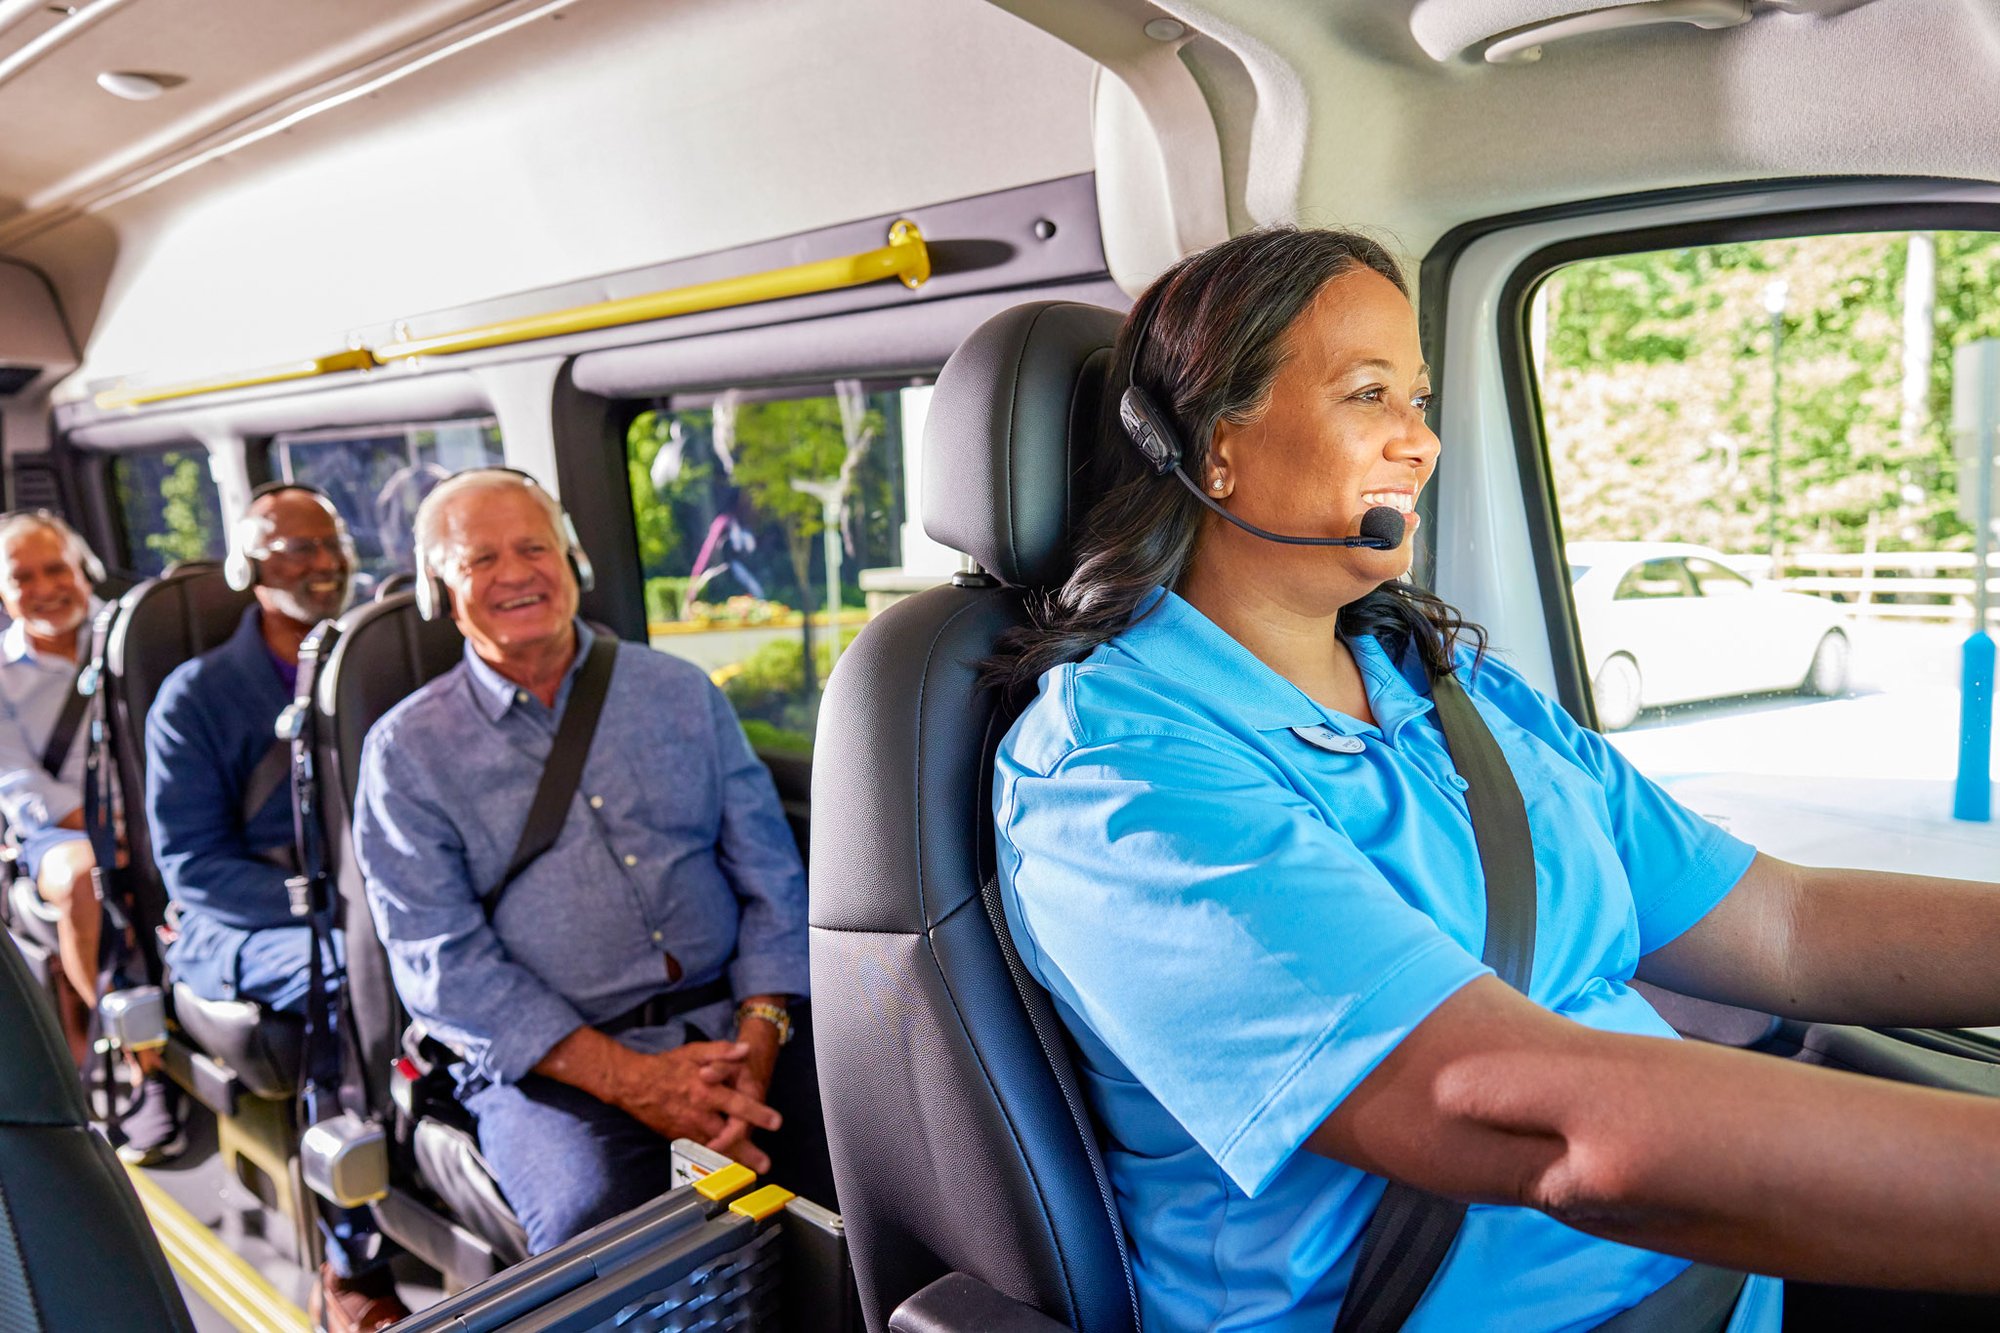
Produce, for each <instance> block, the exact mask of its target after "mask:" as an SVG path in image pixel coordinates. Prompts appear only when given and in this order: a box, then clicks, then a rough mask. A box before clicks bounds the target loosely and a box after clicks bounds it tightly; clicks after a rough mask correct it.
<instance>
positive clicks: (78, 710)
mask: <svg viewBox="0 0 2000 1333" xmlns="http://www.w3.org/2000/svg"><path fill="white" fill-rule="evenodd" d="M89 669H90V664H89V663H87V662H86V663H85V664H84V665H83V667H82V668H80V669H79V670H78V671H77V673H76V675H74V676H71V677H70V680H69V697H68V698H66V699H64V700H63V707H62V712H61V713H60V714H59V715H58V716H57V717H56V727H55V730H54V731H51V732H50V733H49V743H48V745H47V747H45V748H44V749H43V750H42V771H43V772H45V773H47V774H48V775H49V776H50V777H56V776H57V775H59V774H60V773H61V772H62V766H63V760H65V759H67V758H69V747H70V746H71V744H73V743H74V742H75V740H76V733H77V732H78V731H79V730H80V729H81V728H82V726H83V715H84V713H85V711H86V710H88V709H89V707H90V696H89V695H87V694H85V693H84V692H83V691H81V690H79V689H77V684H78V682H79V681H81V680H82V678H83V673H84V672H85V671H88V670H89Z"/></svg>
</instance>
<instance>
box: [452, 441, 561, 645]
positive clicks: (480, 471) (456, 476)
mask: <svg viewBox="0 0 2000 1333" xmlns="http://www.w3.org/2000/svg"><path fill="white" fill-rule="evenodd" d="M489 474H497V475H500V476H505V477H513V478H516V479H517V480H518V481H519V482H520V483H521V485H523V486H525V487H527V488H529V489H530V490H532V491H534V492H535V493H536V494H538V495H542V496H546V497H547V498H548V499H549V500H551V501H553V502H555V511H556V525H557V527H558V528H559V529H560V531H559V532H558V534H557V535H559V536H560V537H561V538H562V540H563V544H564V546H565V547H566V548H567V549H566V550H565V551H564V555H565V556H566V557H567V558H568V560H569V567H570V570H571V572H573V573H574V574H575V575H576V589H577V591H578V592H589V591H590V590H591V589H592V588H595V587H596V586H597V571H596V570H595V569H593V568H592V567H591V564H590V553H589V552H588V551H585V550H584V549H583V542H582V540H581V539H579V538H578V537H577V535H576V524H575V523H574V522H572V521H571V519H570V516H569V511H568V510H567V509H564V508H563V507H562V503H561V502H560V501H557V500H556V499H555V497H554V496H553V495H550V494H549V493H548V491H547V490H546V489H544V488H543V486H542V483H541V482H539V481H536V480H535V479H534V478H533V477H532V476H530V475H528V474H527V473H526V472H523V471H521V469H519V468H515V467H479V468H470V469H467V470H466V471H464V472H457V473H453V474H452V475H451V476H450V477H447V478H446V479H445V480H443V481H441V482H439V483H438V484H437V487H436V489H434V490H433V491H432V492H431V493H430V495H427V496H425V497H424V505H423V506H420V507H419V508H418V510H417V516H418V517H419V518H421V517H422V516H423V509H424V507H425V506H428V505H429V504H430V503H431V500H432V498H433V497H434V496H436V495H437V493H438V491H441V490H443V489H444V488H445V487H447V486H450V485H452V484H453V483H455V482H458V481H460V480H461V479H463V478H466V477H480V476H486V475H489ZM416 557H417V586H416V594H417V614H418V615H419V616H421V617H423V618H424V619H425V620H437V619H439V618H440V617H442V616H445V615H448V614H450V610H451V593H450V591H449V590H448V589H446V587H445V586H444V580H443V579H442V578H440V577H439V576H438V572H437V571H436V570H435V569H433V568H432V567H431V552H430V550H429V549H428V548H427V547H426V546H425V545H424V543H423V537H422V529H421V527H419V530H418V534H417V543H416Z"/></svg>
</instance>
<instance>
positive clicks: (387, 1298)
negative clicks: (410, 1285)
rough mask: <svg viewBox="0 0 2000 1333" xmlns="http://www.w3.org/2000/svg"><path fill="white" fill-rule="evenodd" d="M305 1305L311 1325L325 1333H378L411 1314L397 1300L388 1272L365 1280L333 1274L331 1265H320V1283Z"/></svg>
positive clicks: (369, 1275) (363, 1278)
mask: <svg viewBox="0 0 2000 1333" xmlns="http://www.w3.org/2000/svg"><path fill="white" fill-rule="evenodd" d="M306 1304H307V1307H308V1308H307V1314H308V1317H309V1318H310V1319H311V1320H312V1326H313V1327H314V1328H315V1329H319V1330H323V1331H324V1333H375V1330H376V1329H381V1328H387V1327H389V1325H391V1324H393V1323H395V1322H396V1321H397V1320H399V1319H405V1318H408V1317H409V1313H410V1311H409V1308H408V1307H407V1306H405V1305H404V1304H403V1303H402V1301H400V1300H398V1299H397V1298H396V1287H395V1284H394V1282H393V1281H392V1280H391V1279H390V1277H389V1272H388V1270H387V1269H382V1270H379V1271H377V1272H374V1273H370V1274H368V1275H366V1276H365V1277H357V1278H343V1277H341V1276H340V1275H339V1274H337V1273H335V1272H334V1271H333V1265H332V1264H321V1265H320V1266H319V1281H318V1282H316V1283H314V1284H313V1290H312V1297H311V1299H310V1300H308V1301H307V1303H306Z"/></svg>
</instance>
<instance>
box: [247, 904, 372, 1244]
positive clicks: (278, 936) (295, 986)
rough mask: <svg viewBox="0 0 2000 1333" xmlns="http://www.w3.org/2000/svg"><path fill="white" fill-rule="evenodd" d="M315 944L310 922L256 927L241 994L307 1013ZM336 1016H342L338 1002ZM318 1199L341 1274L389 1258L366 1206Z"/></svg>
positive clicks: (339, 948)
mask: <svg viewBox="0 0 2000 1333" xmlns="http://www.w3.org/2000/svg"><path fill="white" fill-rule="evenodd" d="M311 947H312V932H311V931H310V930H309V929H307V928H306V927H304V926H280V927H278V928H276V929H273V930H259V931H254V932H252V934H251V935H250V938H249V939H247V940H245V941H244V942H243V948H242V951H241V952H239V953H238V954H237V956H236V995H237V998H239V999H244V1000H255V1001H256V1002H257V1003H258V1004H261V1005H263V1006H264V1007H265V1008H266V1009H272V1010H276V1011H277V1012H278V1013H281V1014H298V1015H300V1016H302V1017H303V1016H304V1014H305V1011H306V987H307V982H308V980H309V977H308V965H309V964H310V962H311V960H312V955H311V953H310V952H309V950H310V949H311ZM333 949H334V954H335V956H336V958H339V957H344V955H345V945H344V942H343V939H342V936H341V933H340V932H339V931H335V932H334V934H333ZM326 990H327V995H328V997H329V1000H331V999H332V997H334V996H335V995H336V994H337V993H338V992H337V988H336V987H334V986H332V985H331V984H329V985H328V986H327V988H326ZM333 1015H334V1017H335V1021H338V1017H337V1016H338V1007H337V1006H335V1007H334V1009H333ZM315 1202H316V1203H317V1204H318V1205H319V1233H320V1236H321V1238H322V1239H323V1240H324V1241H325V1242H326V1261H327V1263H329V1264H330V1265H332V1267H333V1271H334V1272H335V1273H337V1274H338V1275H339V1276H341V1277H343V1278H353V1277H360V1276H362V1275H363V1274H365V1273H370V1272H373V1271H374V1270H376V1269H378V1268H380V1267H382V1266H383V1265H384V1264H386V1263H388V1262H389V1255H388V1246H387V1245H385V1244H383V1243H382V1236H381V1233H379V1232H378V1231H376V1230H375V1219H374V1217H373V1216H372V1215H371V1214H370V1213H369V1211H368V1210H367V1209H366V1208H342V1207H340V1206H339V1205H337V1204H332V1203H328V1202H327V1201H326V1200H325V1199H315Z"/></svg>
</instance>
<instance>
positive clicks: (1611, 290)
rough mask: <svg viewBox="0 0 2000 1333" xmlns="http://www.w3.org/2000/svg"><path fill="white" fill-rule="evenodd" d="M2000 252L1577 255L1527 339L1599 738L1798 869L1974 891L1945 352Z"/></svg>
mask: <svg viewBox="0 0 2000 1333" xmlns="http://www.w3.org/2000/svg"><path fill="white" fill-rule="evenodd" d="M1996 265H2000V236H1996V235H1993V234H1988V233H1983V232H1918V233H1909V232H1898V233H1866V234H1852V235H1828V236H1812V237H1803V238H1788V239H1780V240H1766V241H1757V242H1749V243H1734V244H1726V245H1709V246H1701V247H1693V248H1687V249H1679V250H1662V251H1654V252H1649V253H1644V254H1627V255H1618V256H1613V257H1607V258H1600V259H1591V260H1586V261H1582V262H1578V263H1573V264H1570V265H1568V266H1567V267H1564V268H1561V269H1559V270H1557V271H1556V272H1555V273H1554V274H1552V275H1551V276H1550V277H1549V278H1548V279H1547V280H1546V281H1544V282H1543V283H1542V285H1541V286H1540V287H1539V288H1538V289H1537V291H1536V294H1535V296H1534V299H1533V304H1532V306H1531V308H1530V317H1529V346H1530V350H1531V354H1532V357H1533V361H1534V366H1535V373H1536V375H1537V376H1538V380H1539V384H1538V388H1539V391H1540V400H1541V404H1542V410H1543V413H1544V416H1545V434H1546V439H1547V442H1548V453H1549V460H1548V461H1549V466H1550V471H1551V474H1552V477H1553V481H1554V487H1553V491H1554V494H1555V496H1556V501H1557V506H1558V508H1559V511H1560V520H1561V531H1562V533H1563V538H1564V541H1565V544H1566V546H1567V550H1566V552H1565V557H1566V560H1567V563H1568V565H1569V567H1570V569H1571V570H1572V571H1573V572H1574V577H1573V578H1572V582H1571V593H1572V597H1573V599H1574V605H1575V609H1576V621H1577V626H1578V630H1579V633H1580V636H1581V640H1582V643H1581V647H1582V660H1583V665H1584V670H1585V672H1586V673H1587V675H1588V677H1589V680H1590V684H1591V689H1592V694H1593V697H1594V699H1595V703H1596V707H1597V714H1598V721H1599V724H1600V725H1601V726H1602V727H1603V728H1604V729H1605V730H1606V731H1607V732H1610V733H1611V736H1610V739H1611V742H1612V743H1613V744H1614V745H1616V746H1617V747H1618V749H1619V750H1621V751H1622V752H1623V753H1624V754H1625V755H1626V756H1627V757H1628V758H1629V759H1631V760H1632V761H1633V762H1634V763H1635V764H1636V765H1637V766H1638V767H1639V768H1640V769H1641V770H1643V771H1644V772H1645V773H1647V774H1648V775H1649V776H1650V777H1652V778H1653V779H1655V780H1656V781H1658V782H1660V783H1661V784H1663V785H1664V786H1665V787H1666V788H1667V789H1668V790H1670V791H1671V792H1672V793H1673V794H1674V795H1675V796H1676V797H1677V798H1679V799H1680V800H1681V801H1683V802H1684V803H1686V804H1687V805H1689V806H1692V807H1693V808H1695V809H1697V810H1699V811H1701V812H1702V813H1703V814H1706V815H1708V816H1710V817H1711V818H1714V819H1716V820H1718V821H1719V822H1722V823H1726V824H1728V825H1730V826H1731V827H1732V828H1733V829H1734V831H1735V832H1737V833H1738V834H1740V835H1741V836H1743V837H1745V838H1747V839H1749V840H1750V841H1752V842H1754V843H1756V844H1757V845H1758V846H1759V847H1761V848H1763V849H1765V850H1766V851H1769V852H1771V853H1773V854H1774V855H1777V856H1781V857H1785V858H1787V859H1790V860H1795V861H1802V862H1807V863H1812V864H1836V865H1870V866H1879V867H1883V868H1891V869H1898V870H1910V871H1916V872H1920V873H1931V874H1939V875H1951V876H1974V877H1986V876H1990V875H1991V874H1992V868H1993V856H1994V853H1995V852H1996V851H2000V843H1996V842H1995V841H1994V840H1993V839H1992V837H1991V835H1990V834H1986V833H1983V832H1981V829H1983V828H1984V827H1987V826H1979V825H1968V824H1966V823H1963V822H1958V821H1955V820H1954V819H1953V818H1952V809H1953V786H1954V781H1955V778H1956V765H1957V757H1958V742H1959V734H1958V733H1959V662H1960V645H1961V644H1962V642H1963V641H1964V639H1965V637H1966V635H1967V634H1968V633H1969V631H1970V629H1971V604H1972V591H1973V583H1972V574H1973V571H1972V568H1971V565H1972V556H1971V548H1972V528H1971V526H1970V523H1969V521H1968V512H1967V508H1966V506H1965V505H1964V504H1963V503H1962V502H1961V495H1960V470H1959V467H1958V464H1957V460H1956V456H1955V446H1954V441H1953V438H1952V434H1951V401H1952V352H1953V348H1954V347H1955V346H1956V345H1957V344H1959V343H1960V342H1963V341H1965V340H1967V339H1972V338H1990V337H1994V336H1996V334H2000V310H1996V308H1995V307H1994V305H1993V303H1992V301H1991V299H1990V295H1991V292H1992V282H1993V274H1994V272H1995V267H1996Z"/></svg>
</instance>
